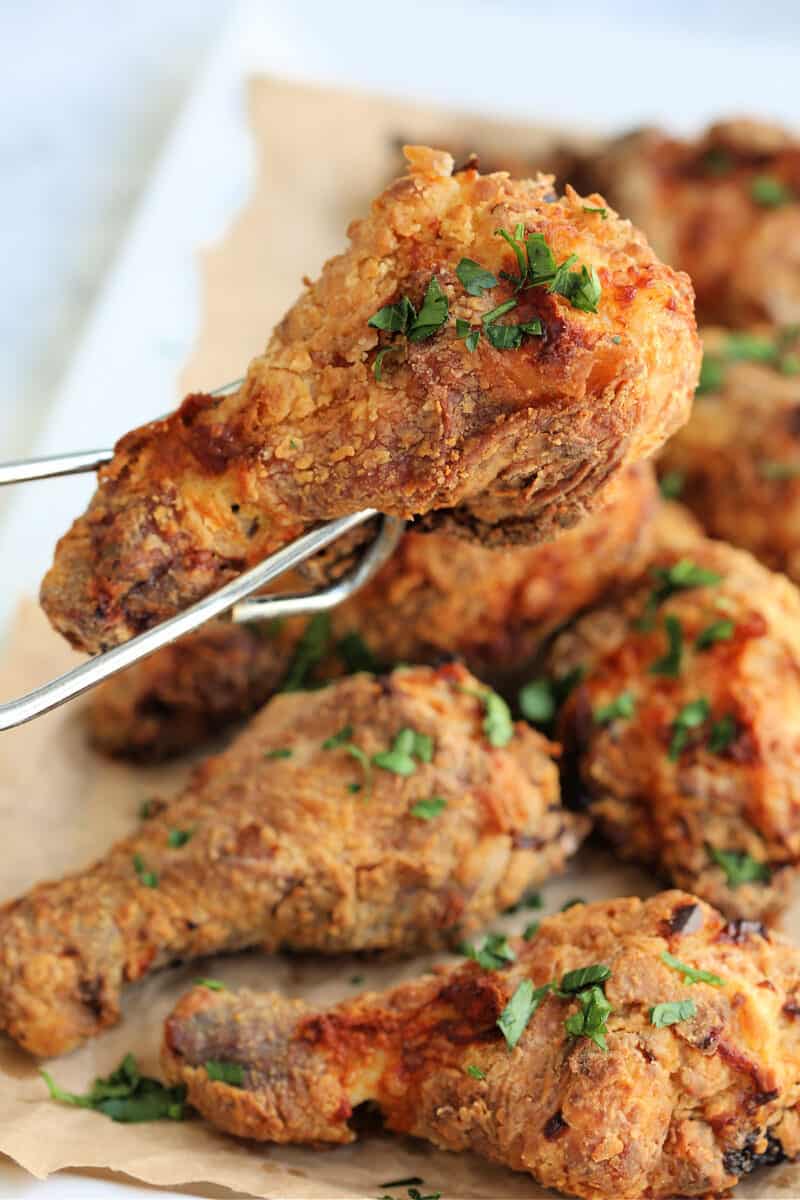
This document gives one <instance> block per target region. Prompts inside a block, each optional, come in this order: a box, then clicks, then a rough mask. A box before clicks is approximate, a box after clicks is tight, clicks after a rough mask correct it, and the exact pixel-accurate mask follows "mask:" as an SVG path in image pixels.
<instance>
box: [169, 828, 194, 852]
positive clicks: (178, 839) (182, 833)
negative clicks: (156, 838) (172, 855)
mask: <svg viewBox="0 0 800 1200" xmlns="http://www.w3.org/2000/svg"><path fill="white" fill-rule="evenodd" d="M193 837H194V830H193V829H170V831H169V833H168V834H167V844H168V845H169V846H170V847H171V848H172V849H173V850H180V848H181V846H185V845H186V843H187V842H190V841H191V840H192V838H193Z"/></svg>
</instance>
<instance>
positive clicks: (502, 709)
mask: <svg viewBox="0 0 800 1200" xmlns="http://www.w3.org/2000/svg"><path fill="white" fill-rule="evenodd" d="M460 690H461V691H462V692H465V693H466V695H468V696H474V697H475V699H476V700H480V702H481V704H482V705H483V710H484V713H485V714H486V715H485V716H484V719H483V732H484V733H485V734H486V737H487V738H488V740H489V744H490V745H492V746H498V747H500V746H506V745H508V743H509V742H510V741H511V739H512V737H513V736H514V722H513V721H512V719H511V709H510V708H509V707H508V705H507V704H506V702H505V700H504V699H503V697H502V696H498V694H497V692H492V691H488V690H487V691H484V692H479V691H477V689H475V688H467V687H462V688H461V689H460Z"/></svg>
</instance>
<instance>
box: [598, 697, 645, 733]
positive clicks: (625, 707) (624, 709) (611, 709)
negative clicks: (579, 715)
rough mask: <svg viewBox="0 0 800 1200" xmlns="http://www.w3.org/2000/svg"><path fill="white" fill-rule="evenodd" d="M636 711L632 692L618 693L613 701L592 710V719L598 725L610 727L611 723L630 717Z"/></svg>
mask: <svg viewBox="0 0 800 1200" xmlns="http://www.w3.org/2000/svg"><path fill="white" fill-rule="evenodd" d="M635 709H636V697H635V696H634V694H633V692H620V694H619V695H618V696H617V697H616V699H615V700H610V701H609V703H608V704H601V705H599V706H598V707H597V708H596V709H595V710H594V719H595V722H596V723H597V724H598V725H610V724H611V722H612V721H617V720H620V719H622V718H626V717H632V716H633V714H634V711H635Z"/></svg>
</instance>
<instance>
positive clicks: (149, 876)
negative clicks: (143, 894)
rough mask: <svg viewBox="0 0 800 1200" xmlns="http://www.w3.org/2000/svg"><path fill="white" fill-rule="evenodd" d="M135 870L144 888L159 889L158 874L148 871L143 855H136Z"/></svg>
mask: <svg viewBox="0 0 800 1200" xmlns="http://www.w3.org/2000/svg"><path fill="white" fill-rule="evenodd" d="M133 869H134V871H135V872H136V874H137V876H138V879H139V883H141V885H142V886H143V887H149V888H157V887H158V875H157V874H156V872H155V871H148V870H147V867H146V866H145V865H144V859H143V858H142V856H141V854H134V856H133Z"/></svg>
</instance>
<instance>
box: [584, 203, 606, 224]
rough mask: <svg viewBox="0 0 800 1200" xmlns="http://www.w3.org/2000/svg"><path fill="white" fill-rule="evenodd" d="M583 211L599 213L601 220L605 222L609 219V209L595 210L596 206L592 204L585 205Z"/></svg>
mask: <svg viewBox="0 0 800 1200" xmlns="http://www.w3.org/2000/svg"><path fill="white" fill-rule="evenodd" d="M583 211H584V212H588V213H599V214H600V216H601V218H602V219H603V220H604V221H605V220H606V218H607V217H608V209H607V208H595V207H594V205H592V204H584V205H583Z"/></svg>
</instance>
